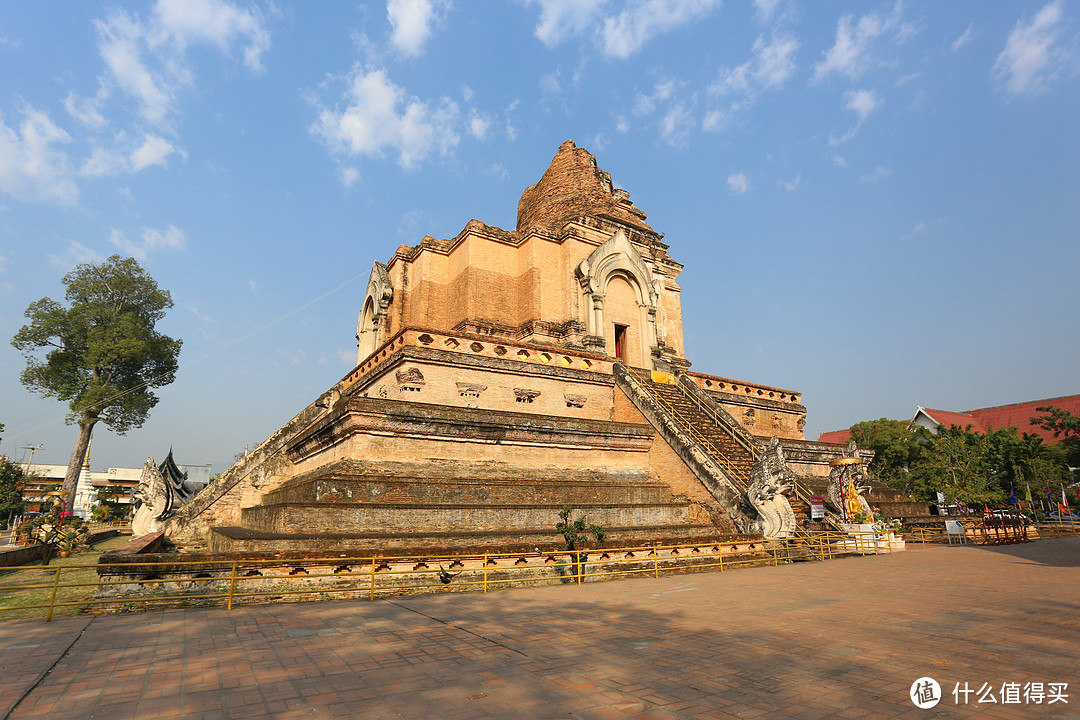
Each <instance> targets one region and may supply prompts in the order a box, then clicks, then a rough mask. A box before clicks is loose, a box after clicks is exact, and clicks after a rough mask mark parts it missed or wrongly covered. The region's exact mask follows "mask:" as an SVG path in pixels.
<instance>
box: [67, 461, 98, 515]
mask: <svg viewBox="0 0 1080 720" xmlns="http://www.w3.org/2000/svg"><path fill="white" fill-rule="evenodd" d="M96 502H97V490H95V489H94V482H93V480H91V479H90V445H89V444H88V445H87V446H86V457H85V458H84V459H83V466H82V472H81V473H79V482H78V484H77V485H76V486H75V500H74V502H73V504H72V506H71V509H72V514H74V515H75V517H78V518H82V519H83V520H89V519H90V514H91V513H92V512H93V511H94V504H95V503H96Z"/></svg>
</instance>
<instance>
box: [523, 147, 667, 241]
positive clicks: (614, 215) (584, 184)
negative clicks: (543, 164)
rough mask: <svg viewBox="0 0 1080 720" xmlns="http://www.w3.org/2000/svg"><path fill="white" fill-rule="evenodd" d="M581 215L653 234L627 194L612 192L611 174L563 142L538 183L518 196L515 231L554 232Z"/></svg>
mask: <svg viewBox="0 0 1080 720" xmlns="http://www.w3.org/2000/svg"><path fill="white" fill-rule="evenodd" d="M582 216H602V217H606V218H609V219H611V220H615V221H617V222H620V223H623V224H625V225H628V226H630V227H631V228H634V229H638V230H644V231H645V232H648V233H651V234H654V235H655V234H656V231H655V230H653V229H652V228H651V227H649V224H648V223H646V222H645V218H646V215H645V213H643V212H641V211H640V210H638V209H637V208H636V207H635V206H634V203H633V202H631V201H630V194H629V193H628V192H626V191H625V190H616V189H614V187H613V186H612V184H611V175H609V174H608V173H606V172H604V171H603V170H601V169H600V168H599V167H598V166H597V164H596V157H595V156H594V155H593V154H592V153H591V152H589V151H588V150H586V149H584V148H579V147H577V146H576V145H575V144H574V141H573V140H567V141H566V142H564V143H563V144H562V145H560V146H559V151H558V152H557V153H555V157H554V158H553V159H552V161H551V165H550V166H549V167H548V169H547V171H546V172H545V173H544V176H543V177H542V178H540V182H538V183H536V184H535V185H530V186H529V187H528V188H526V189H525V192H524V193H522V195H521V200H519V201H518V216H517V229H518V232H522V231H524V230H526V229H528V228H530V227H541V228H544V229H546V230H549V231H553V232H557V231H558V230H560V229H562V227H563V226H564V225H565V224H566V223H567V222H569V221H570V220H573V219H574V218H577V217H582Z"/></svg>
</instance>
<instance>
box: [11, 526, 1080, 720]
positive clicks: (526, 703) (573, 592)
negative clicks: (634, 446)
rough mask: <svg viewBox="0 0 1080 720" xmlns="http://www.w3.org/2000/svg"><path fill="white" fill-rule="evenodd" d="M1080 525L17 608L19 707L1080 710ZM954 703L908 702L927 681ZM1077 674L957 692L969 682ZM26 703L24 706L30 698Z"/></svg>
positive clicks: (441, 713)
mask: <svg viewBox="0 0 1080 720" xmlns="http://www.w3.org/2000/svg"><path fill="white" fill-rule="evenodd" d="M1078 591H1080V538H1062V539H1053V540H1043V541H1039V542H1035V543H1030V544H1027V545H1014V546H1006V547H971V546H968V547H943V546H932V547H926V548H916V549H913V550H911V551H908V552H904V553H898V554H896V555H891V556H881V557H866V558H848V559H842V560H834V561H831V562H825V563H799V564H795V565H788V566H781V567H778V568H772V567H768V568H753V569H743V570H736V571H733V572H725V573H719V572H709V573H698V574H692V575H677V576H669V577H663V578H660V579H653V578H638V579H634V580H626V581H619V582H606V583H594V584H587V585H584V586H581V587H575V586H557V587H543V588H521V589H516V590H503V591H499V592H495V593H491V594H488V595H482V594H479V593H467V594H442V595H436V596H418V597H410V598H400V599H382V600H377V601H376V602H365V601H348V602H345V601H341V602H323V603H306V604H295V605H272V606H261V607H240V608H238V609H236V610H233V611H232V612H226V611H224V610H218V609H212V610H203V609H200V610H187V611H179V610H178V611H167V612H158V613H140V614H127V615H104V616H98V617H88V616H87V617H74V618H62V619H59V620H57V621H55V622H53V623H50V624H46V623H44V622H42V621H13V622H6V623H0V652H2V655H0V718H5V717H11V718H55V719H59V718H78V719H79V720H83V719H85V718H90V717H93V718H110V719H112V718H157V717H184V718H259V717H274V718H297V719H299V718H319V719H321V718H338V717H341V718H354V717H355V718H438V719H440V720H455V719H460V720H466V719H468V718H588V719H597V720H601V719H609V718H642V719H644V718H650V719H660V718H671V719H675V718H919V717H926V718H929V717H988V718H997V717H1016V718H1024V717H1048V718H1058V717H1080V598H1078ZM922 676H930V677H933V678H935V679H936V680H937V681H938V682H939V683H940V685H941V687H942V693H943V694H944V698H943V699H942V701H941V702H940V704H939V705H938V706H937V707H935V708H933V709H928V710H920V709H918V708H916V707H915V706H914V705H913V704H912V702H911V700H910V699H909V697H908V692H909V688H910V686H911V684H912V682H913V681H914V680H915V679H916V678H919V677H922ZM965 682H966V683H968V686H969V687H970V688H972V689H975V690H978V689H980V687H981V686H982V684H983V683H989V684H990V685H992V686H994V696H995V697H996V698H998V699H1000V698H1001V686H1002V683H1006V682H1010V683H1011V682H1015V683H1019V684H1020V685H1023V684H1025V683H1031V682H1041V683H1044V684H1046V685H1048V684H1049V683H1068V685H1069V687H1068V690H1067V692H1068V695H1069V697H1068V700H1069V702H1068V704H1065V703H1062V702H1057V703H1054V704H1046V701H1045V700H1044V702H1043V704H1041V705H1036V704H1034V703H1031V702H1029V703H1027V704H1024V703H1023V699H1021V703H1020V704H1006V705H1002V704H997V705H988V704H985V703H984V704H980V705H978V706H976V705H975V704H974V702H975V700H976V694H975V693H973V694H972V695H971V696H970V703H971V704H969V705H967V706H966V707H965V706H958V705H957V704H956V702H955V700H954V697H953V695H952V692H953V688H954V687H955V686H956V684H957V683H960V684H961V685H963V683H965ZM13 705H14V709H11V708H12V706H13Z"/></svg>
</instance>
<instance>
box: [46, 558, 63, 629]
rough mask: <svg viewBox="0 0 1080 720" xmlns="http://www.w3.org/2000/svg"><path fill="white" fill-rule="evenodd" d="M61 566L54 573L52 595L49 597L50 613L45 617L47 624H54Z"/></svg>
mask: <svg viewBox="0 0 1080 720" xmlns="http://www.w3.org/2000/svg"><path fill="white" fill-rule="evenodd" d="M60 567H61V566H60V565H57V566H56V572H55V573H53V584H52V595H51V596H50V597H49V612H48V614H46V615H45V622H52V614H53V606H54V605H56V588H57V587H58V586H59V585H60Z"/></svg>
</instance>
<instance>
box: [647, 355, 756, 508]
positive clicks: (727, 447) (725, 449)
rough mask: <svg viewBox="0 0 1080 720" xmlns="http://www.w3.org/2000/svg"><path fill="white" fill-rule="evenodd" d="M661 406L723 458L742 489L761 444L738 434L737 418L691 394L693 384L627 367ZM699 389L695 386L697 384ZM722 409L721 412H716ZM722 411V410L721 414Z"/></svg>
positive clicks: (724, 463) (714, 453) (720, 458)
mask: <svg viewBox="0 0 1080 720" xmlns="http://www.w3.org/2000/svg"><path fill="white" fill-rule="evenodd" d="M627 371H628V372H629V373H632V374H633V375H634V377H635V378H636V379H637V380H638V382H640V383H641V384H642V385H643V386H644V387H645V388H646V389H647V390H648V392H649V394H650V395H652V397H653V398H655V399H656V400H657V401H658V402H659V403H660V405H661V406H663V407H664V408H665V410H667V412H668V413H670V414H671V415H672V416H673V417H675V418H676V419H677V420H678V421H679V422H680V423H681V424H682V425H684V426H685V427H686V428H687V429H688V430H689V431H690V432H691V433H692V434H693V435H694V437H695V438H696V439H697V440H698V441H699V442H701V443H702V444H703V445H704V446H705V447H706V448H707V449H708V450H709V452H710V453H711V454H712V455H713V456H714V457H716V458H717V460H719V461H720V463H721V465H723V466H724V467H725V468H726V469H727V470H728V471H729V475H730V476H731V478H732V479H733V480H735V481H736V483H738V485H739V487H740V488H742V489H743V490H745V489H746V486H747V484H748V483H749V482H750V471H751V470H752V469H753V467H754V463H755V462H756V460H757V454H758V453H760V448H758V447H756V441H755V440H753V439H752V438H750V437H748V436H747V437H739V435H738V434H737V431H736V430H735V428H734V426H733V424H737V423H738V421H737V420H735V419H734V418H732V417H730V416H727V417H726V418H725V417H724V415H727V413H724V412H723V410H719V408H711V407H709V405H707V404H705V403H703V402H702V401H701V399H700V398H696V397H695V396H694V395H693V394H692V392H693V391H692V390H691V389H690V388H687V387H685V386H684V385H683V384H682V383H680V382H678V381H677V380H674V378H672V380H673V382H666V379H667V377H671V376H666V377H664V376H665V375H666V374H661V377H663V378H664V380H665V381H662V382H657V381H656V380H654V379H653V377H652V373H651V371H649V370H642V369H641V368H627ZM694 389H696V387H695V388H694ZM717 410H719V412H717ZM720 413H723V415H721V414H720Z"/></svg>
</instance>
